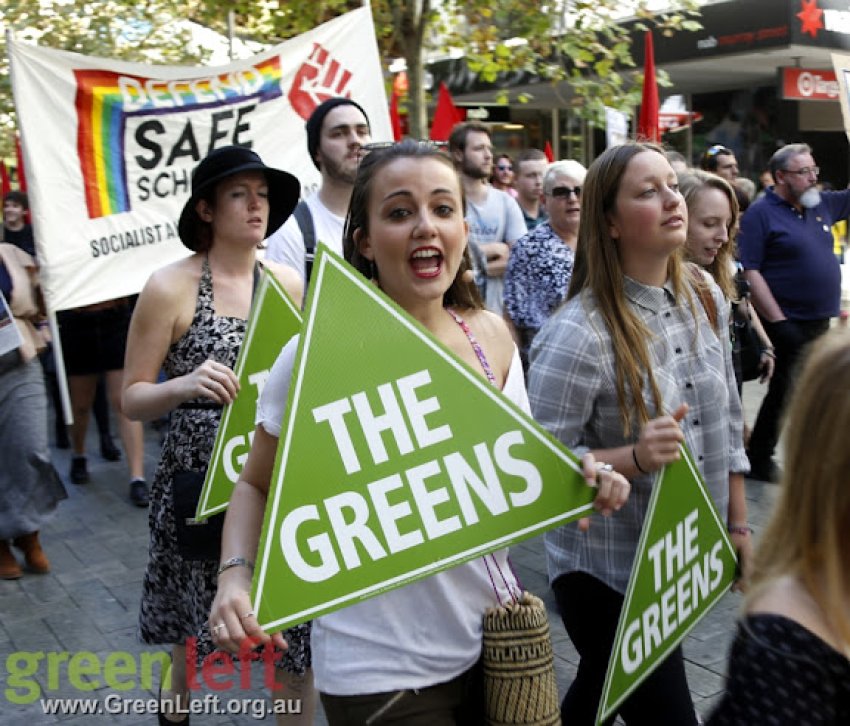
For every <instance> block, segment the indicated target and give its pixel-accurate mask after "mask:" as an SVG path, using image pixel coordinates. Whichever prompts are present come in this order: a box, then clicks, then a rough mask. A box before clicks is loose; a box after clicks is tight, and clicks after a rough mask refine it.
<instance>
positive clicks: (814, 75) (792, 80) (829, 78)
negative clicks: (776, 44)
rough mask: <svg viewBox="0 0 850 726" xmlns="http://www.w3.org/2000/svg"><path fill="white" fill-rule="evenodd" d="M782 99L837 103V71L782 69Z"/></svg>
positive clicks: (838, 90)
mask: <svg viewBox="0 0 850 726" xmlns="http://www.w3.org/2000/svg"><path fill="white" fill-rule="evenodd" d="M779 70H780V73H781V75H780V84H781V88H782V98H783V99H785V100H786V101H837V100H838V98H839V94H840V92H841V91H840V88H839V86H838V79H837V78H836V77H835V71H832V70H827V69H823V68H780V69H779Z"/></svg>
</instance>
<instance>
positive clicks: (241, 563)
mask: <svg viewBox="0 0 850 726" xmlns="http://www.w3.org/2000/svg"><path fill="white" fill-rule="evenodd" d="M231 567H247V568H248V569H249V570H253V569H254V563H253V562H250V561H249V560H246V559H245V558H244V557H231V558H230V559H229V560H225V561H224V562H222V563H221V566H220V567H219V568H218V572H217V573H216V575H220V574H221V573H222V572H224V571H225V570H229V569H230V568H231Z"/></svg>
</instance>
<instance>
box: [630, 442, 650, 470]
mask: <svg viewBox="0 0 850 726" xmlns="http://www.w3.org/2000/svg"><path fill="white" fill-rule="evenodd" d="M632 459H633V460H634V462H635V466H636V467H637V470H638V471H639V472H640V473H641V474H649V472H648V471H647V470H646V469H644V468H643V467H642V466H641V465H640V464H639V463H638V458H637V451H636V450H635V447H634V445H633V446H632Z"/></svg>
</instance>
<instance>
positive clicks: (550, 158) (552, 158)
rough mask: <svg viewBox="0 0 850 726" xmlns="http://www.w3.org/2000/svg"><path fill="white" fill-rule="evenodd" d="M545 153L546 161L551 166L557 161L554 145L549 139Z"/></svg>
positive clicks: (544, 148)
mask: <svg viewBox="0 0 850 726" xmlns="http://www.w3.org/2000/svg"><path fill="white" fill-rule="evenodd" d="M543 153H544V154H546V161H548V162H549V163H550V164H551V163H552V162H553V161H555V152H553V151H552V144H550V143H549V141H548V139H547V141H546V146H544V147H543Z"/></svg>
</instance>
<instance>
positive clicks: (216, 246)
mask: <svg viewBox="0 0 850 726" xmlns="http://www.w3.org/2000/svg"><path fill="white" fill-rule="evenodd" d="M299 191H300V185H299V183H298V180H297V179H296V178H295V177H294V176H292V175H291V174H287V173H286V172H284V171H280V170H278V169H272V168H269V167H267V166H266V165H265V164H263V162H262V160H261V159H260V157H259V156H257V154H255V153H254V152H253V151H251V150H250V149H247V148H243V147H236V146H228V147H224V148H220V149H216V150H214V151H212V152H210V154H209V155H208V156H207V157H206V158H205V159H203V160H202V161H201V163H200V164H199V165H198V167H197V168H196V169H195V171H194V173H193V174H192V194H191V196H190V198H189V200H188V201H187V202H186V205H185V206H184V207H183V211H182V213H181V215H180V220H179V223H178V233H179V234H180V239H181V241H182V242H183V244H184V245H186V247H188V248H189V249H190V250H191V251H192V252H193V253H194V254H192V255H190V256H189V257H187V258H185V259H183V260H180V261H179V262H175V263H173V264H171V265H168V266H166V267H163V268H162V269H160V270H157V271H156V272H154V273H153V274H152V275H151V277H150V279H149V280H148V282H147V283H146V284H145V287H144V289H143V290H142V293H141V295H140V297H139V301H138V303H137V305H136V309H135V312H134V313H133V318H132V322H131V324H130V332H129V338H128V342H127V360H126V366H125V374H124V376H125V377H124V394H123V407H124V410H125V412H126V414H127V416H129V417H130V418H133V419H136V420H142V421H150V420H152V419H156V418H160V417H161V416H164V415H165V414H169V417H170V423H169V428H168V434H167V436H166V439H165V443H164V445H163V449H162V455H161V457H160V462H159V466H158V467H157V472H156V477H155V479H154V484H153V488H152V491H151V503H150V515H149V521H150V528H151V543H150V551H149V559H148V566H147V570H146V572H145V578H144V582H143V585H142V602H141V607H140V611H139V630H140V635H141V639H142V640H143V641H144V642H145V643H149V644H170V645H171V646H172V653H171V657H172V661H171V670H170V673H171V686H170V689H163V690H162V691H161V698H162V700H163V702H164V705H163V708H162V710H161V711H160V713H159V714H158V715H159V721H160V723H161V724H168V723H181V724H185V723H187V722H188V720H189V716H188V712H186V711H185V710H183V711H182V717H181V712H180V711H179V710H178V709H185V708H186V707H187V705H188V699H189V686H188V682H187V673H186V657H187V656H186V652H187V648H186V642H187V639H190V638H193V637H195V636H196V635H197V634H199V633H200V632H202V630H203V628H204V626H205V624H206V622H207V615H208V614H209V608H210V605H211V604H212V600H213V597H214V595H215V592H216V586H217V571H218V568H219V563H218V561H217V557H216V559H215V560H195V559H190V558H189V555H188V554H187V556H186V557H185V558H184V556H183V554H181V552H182V551H181V550H180V549H179V548H178V544H177V542H178V540H177V522H176V514H175V507H174V488H175V480H176V477H177V475H178V473H180V472H183V471H191V472H204V471H205V469H206V467H207V464H208V462H209V458H210V454H211V452H212V446H213V441H214V439H215V434H216V429H217V428H218V424H219V420H220V418H221V413H222V407H223V406H225V405H227V404H229V403H232V402H233V400H234V399H235V398H236V396H237V394H238V392H239V380H238V378H237V377H236V375H235V374H234V372H233V366H234V365H235V363H236V357H237V355H238V353H239V348H240V346H241V345H242V338H243V336H244V334H245V325H246V319H247V317H248V312H249V310H250V308H251V300H252V296H253V290H254V287H255V285H256V281H257V276H258V267H257V264H258V263H257V249H258V247H259V246H260V244H261V243H262V241H263V240H264V239H265V238H266V236H267V235H268V233H269V232H272V231H274V230H275V229H277V228H278V227H280V225H281V224H283V222H284V221H285V220H286V218H287V217H288V216H289V215H290V213H291V212H292V210H293V208H294V207H295V205H296V203H297V202H298V196H299ZM266 267H267V268H268V269H269V270H270V271H271V272H273V273H274V274H275V276H276V277H277V278H278V279H279V280H280V282H281V284H282V285H284V287H285V288H286V290H287V291H288V292H289V294H290V295H291V296H292V297H293V299H294V300H295V301H296V303H300V301H301V292H302V290H301V281H300V277H299V275H298V273H297V272H296V271H295V270H292V269H291V268H288V267H285V266H282V265H276V264H274V263H266ZM161 369H164V370H165V373H166V376H167V378H166V380H165V381H164V382H159V379H158V377H159V372H160V370H161ZM199 529H202V528H199ZM217 554H218V553H217V552H216V555H217ZM294 640H295V642H297V643H298V647H297V648H293V649H292V651H291V653H290V655H292V654H294V655H295V657H289V658H288V660H286V661H284V663H283V664H284V666H285V667H286V668H288V669H289V670H290V671H293V672H295V673H301V674H303V673H304V671H305V669H306V668H307V667H309V651H308V647H309V646H308V631H307V630H303V631H299V632H296V633H294ZM279 675H280V674H279ZM293 678H294V677H293ZM281 680H283V679H282V676H281ZM169 691H170V692H169ZM288 695H291V693H289V694H288ZM165 704H168V705H165ZM304 710H305V712H309V711H310V710H311V709H310V707H309V704H308V705H306V706H305V709H304Z"/></svg>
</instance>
